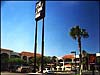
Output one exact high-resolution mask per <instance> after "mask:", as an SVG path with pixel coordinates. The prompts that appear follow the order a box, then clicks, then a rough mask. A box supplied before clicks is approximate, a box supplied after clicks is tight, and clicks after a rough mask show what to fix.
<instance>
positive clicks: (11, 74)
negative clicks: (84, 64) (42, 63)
mask: <svg viewBox="0 0 100 75" xmlns="http://www.w3.org/2000/svg"><path fill="white" fill-rule="evenodd" d="M99 74H100V73H99V72H95V74H94V75H99ZM1 75H75V74H74V73H56V74H29V73H10V72H1ZM83 75H93V74H92V72H84V73H83Z"/></svg>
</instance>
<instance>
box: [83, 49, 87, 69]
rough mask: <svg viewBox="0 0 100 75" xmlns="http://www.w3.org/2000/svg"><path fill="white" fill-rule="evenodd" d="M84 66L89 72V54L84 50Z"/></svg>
mask: <svg viewBox="0 0 100 75" xmlns="http://www.w3.org/2000/svg"><path fill="white" fill-rule="evenodd" d="M82 64H83V68H84V70H88V53H87V52H86V51H85V50H82Z"/></svg>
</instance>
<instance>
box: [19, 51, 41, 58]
mask: <svg viewBox="0 0 100 75" xmlns="http://www.w3.org/2000/svg"><path fill="white" fill-rule="evenodd" d="M20 54H21V55H23V56H31V57H34V53H31V52H24V51H23V52H21V53H20ZM36 56H41V54H38V53H37V54H36Z"/></svg>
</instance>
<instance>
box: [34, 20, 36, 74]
mask: <svg viewBox="0 0 100 75" xmlns="http://www.w3.org/2000/svg"><path fill="white" fill-rule="evenodd" d="M36 50H37V21H36V29H35V46H34V73H35V72H36Z"/></svg>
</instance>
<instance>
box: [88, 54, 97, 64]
mask: <svg viewBox="0 0 100 75" xmlns="http://www.w3.org/2000/svg"><path fill="white" fill-rule="evenodd" d="M95 63H96V54H89V64H95Z"/></svg>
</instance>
